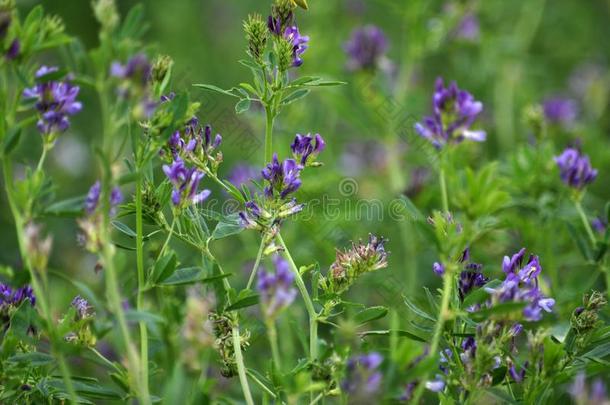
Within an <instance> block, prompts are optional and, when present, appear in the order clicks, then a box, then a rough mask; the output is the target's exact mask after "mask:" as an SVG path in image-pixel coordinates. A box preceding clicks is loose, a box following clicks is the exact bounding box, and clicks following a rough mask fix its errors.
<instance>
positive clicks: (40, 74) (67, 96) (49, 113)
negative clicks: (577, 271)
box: [23, 66, 83, 136]
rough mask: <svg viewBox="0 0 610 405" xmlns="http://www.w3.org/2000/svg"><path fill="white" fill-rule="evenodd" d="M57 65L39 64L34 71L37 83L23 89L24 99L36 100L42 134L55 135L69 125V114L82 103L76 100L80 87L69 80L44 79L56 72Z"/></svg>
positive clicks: (78, 108)
mask: <svg viewBox="0 0 610 405" xmlns="http://www.w3.org/2000/svg"><path fill="white" fill-rule="evenodd" d="M57 71H58V68H57V67H47V66H41V67H40V69H38V71H37V72H36V79H37V83H36V85H35V86H34V87H31V88H28V89H25V90H24V91H23V96H24V97H25V98H26V99H35V100H36V110H38V114H39V119H38V123H37V124H36V126H37V128H38V131H39V132H40V133H41V134H42V135H44V136H49V135H57V134H59V133H62V132H65V131H66V130H67V129H68V128H69V127H70V120H69V118H68V117H69V116H71V115H74V114H76V113H78V112H79V111H80V110H81V109H82V107H83V105H82V104H81V103H80V102H79V101H77V100H76V97H77V96H78V92H79V91H80V88H79V87H78V86H73V85H72V84H71V83H70V81H69V80H67V79H66V80H65V81H57V80H45V76H47V75H49V74H52V73H54V72H57Z"/></svg>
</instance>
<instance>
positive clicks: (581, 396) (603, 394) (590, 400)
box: [569, 372, 608, 404]
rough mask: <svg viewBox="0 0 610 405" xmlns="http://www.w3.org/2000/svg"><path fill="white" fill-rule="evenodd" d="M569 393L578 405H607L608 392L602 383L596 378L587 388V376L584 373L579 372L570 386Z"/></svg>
mask: <svg viewBox="0 0 610 405" xmlns="http://www.w3.org/2000/svg"><path fill="white" fill-rule="evenodd" d="M569 393H570V395H571V396H572V398H573V399H574V401H575V402H576V403H578V404H606V403H608V392H607V389H606V384H605V383H604V381H603V380H602V379H601V378H599V377H598V378H596V379H594V380H593V382H592V383H591V385H590V386H589V387H587V375H586V374H585V372H580V373H578V374H577V375H576V378H574V382H573V383H572V385H571V386H570V390H569Z"/></svg>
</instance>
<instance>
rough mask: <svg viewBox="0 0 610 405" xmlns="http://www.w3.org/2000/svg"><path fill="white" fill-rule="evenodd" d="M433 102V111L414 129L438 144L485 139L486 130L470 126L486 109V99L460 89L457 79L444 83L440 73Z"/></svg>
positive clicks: (438, 145)
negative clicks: (478, 98) (479, 98)
mask: <svg viewBox="0 0 610 405" xmlns="http://www.w3.org/2000/svg"><path fill="white" fill-rule="evenodd" d="M432 104H433V114H432V115H431V116H428V117H425V118H424V120H423V122H418V123H417V124H415V130H416V131H417V133H418V134H419V135H420V136H422V137H424V138H426V139H428V140H429V141H430V142H432V144H433V145H434V146H435V147H437V148H441V147H443V146H444V145H446V144H451V143H460V142H462V141H463V140H464V139H469V140H472V141H477V142H482V141H484V140H485V138H486V134H485V131H480V130H472V129H471V126H472V124H473V123H474V121H475V120H476V119H477V117H478V116H479V114H480V113H481V112H482V111H483V103H481V102H480V101H477V100H475V99H474V97H473V96H472V94H470V93H469V92H467V91H465V90H461V89H459V88H458V86H457V84H456V83H455V82H452V83H451V84H450V85H449V87H445V85H444V83H443V79H442V78H440V77H439V78H438V79H437V80H436V87H435V91H434V95H433V97H432Z"/></svg>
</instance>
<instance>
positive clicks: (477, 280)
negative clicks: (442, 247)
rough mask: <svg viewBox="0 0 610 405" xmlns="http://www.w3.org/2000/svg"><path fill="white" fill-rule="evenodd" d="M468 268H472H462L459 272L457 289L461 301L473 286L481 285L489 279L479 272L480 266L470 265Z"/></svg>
mask: <svg viewBox="0 0 610 405" xmlns="http://www.w3.org/2000/svg"><path fill="white" fill-rule="evenodd" d="M473 264H475V263H473ZM479 266H480V265H479ZM470 269H472V270H464V271H462V272H461V273H460V280H459V282H458V284H459V288H458V290H459V294H460V299H461V300H462V301H463V300H464V298H465V297H466V296H467V295H468V294H469V293H470V292H471V291H472V290H474V289H475V288H479V287H483V286H484V285H485V284H486V283H487V282H488V281H489V279H488V278H487V277H485V276H484V275H483V274H481V273H479V269H480V267H476V266H470Z"/></svg>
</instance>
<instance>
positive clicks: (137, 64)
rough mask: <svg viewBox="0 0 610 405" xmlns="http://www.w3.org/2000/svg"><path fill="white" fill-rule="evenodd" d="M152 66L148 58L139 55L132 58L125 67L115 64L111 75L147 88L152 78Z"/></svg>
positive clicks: (141, 54)
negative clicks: (136, 82)
mask: <svg viewBox="0 0 610 405" xmlns="http://www.w3.org/2000/svg"><path fill="white" fill-rule="evenodd" d="M151 72H152V66H151V64H150V62H149V61H148V57H147V56H146V55H145V54H143V53H139V54H137V55H134V56H132V57H131V58H130V59H129V60H128V61H127V63H126V64H125V65H122V64H121V63H119V62H113V63H112V65H111V66H110V75H111V76H114V77H117V78H119V79H128V80H136V81H138V82H139V83H140V84H141V85H142V86H145V85H146V84H147V83H148V81H149V80H150V78H151Z"/></svg>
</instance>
